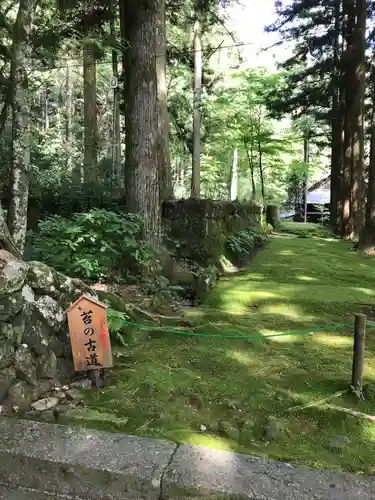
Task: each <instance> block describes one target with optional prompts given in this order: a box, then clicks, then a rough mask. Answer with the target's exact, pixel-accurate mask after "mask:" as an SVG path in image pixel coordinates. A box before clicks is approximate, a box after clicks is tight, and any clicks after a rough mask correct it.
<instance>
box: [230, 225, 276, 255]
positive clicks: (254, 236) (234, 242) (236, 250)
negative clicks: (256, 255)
mask: <svg viewBox="0 0 375 500" xmlns="http://www.w3.org/2000/svg"><path fill="white" fill-rule="evenodd" d="M266 239H267V235H266V233H265V232H264V231H263V230H262V229H261V228H257V227H253V228H251V229H247V230H243V231H238V232H236V233H234V234H232V235H231V236H230V237H229V238H228V240H227V247H228V251H229V253H230V254H231V255H232V256H235V257H241V256H244V255H250V254H251V253H252V251H253V250H254V249H255V248H257V247H259V246H262V245H264V244H265V242H266Z"/></svg>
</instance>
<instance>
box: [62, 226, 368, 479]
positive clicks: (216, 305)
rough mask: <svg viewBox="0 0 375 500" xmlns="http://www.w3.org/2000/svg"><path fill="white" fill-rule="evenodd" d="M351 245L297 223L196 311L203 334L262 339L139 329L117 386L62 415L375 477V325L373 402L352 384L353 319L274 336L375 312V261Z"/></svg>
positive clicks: (114, 377) (191, 316)
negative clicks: (339, 325) (360, 396)
mask: <svg viewBox="0 0 375 500" xmlns="http://www.w3.org/2000/svg"><path fill="white" fill-rule="evenodd" d="M350 249H351V246H350V244H348V243H345V242H342V241H339V240H336V239H334V238H333V237H330V235H329V233H328V232H327V231H325V230H324V229H321V228H320V227H319V226H316V225H302V224H299V225H297V224H293V223H290V224H286V225H285V228H284V231H282V232H280V233H279V234H276V235H274V236H273V237H272V238H271V241H270V245H269V247H268V248H266V249H265V250H264V251H262V252H261V253H259V254H258V255H257V257H256V258H255V259H254V261H253V262H252V263H251V264H250V265H249V266H248V267H247V268H246V269H245V270H244V271H243V272H241V273H239V274H238V275H236V276H231V277H228V278H225V279H223V280H221V281H220V282H219V283H218V285H217V287H216V288H215V289H214V290H213V291H212V292H211V293H210V294H208V296H207V297H206V300H205V303H204V305H202V306H201V307H200V308H191V309H187V310H186V312H185V314H186V317H187V318H188V320H189V321H190V322H192V324H193V325H194V326H193V329H194V331H196V332H208V333H211V334H225V335H237V336H238V335H243V336H249V335H258V336H259V338H256V339H244V340H242V339H237V340H236V339H228V340H221V339H215V338H209V337H204V338H198V337H195V338H194V337H188V336H174V335H173V334H168V333H160V332H150V331H149V332H139V337H138V339H136V340H134V341H133V342H131V343H130V344H129V347H128V348H123V349H120V350H119V352H118V353H117V357H116V360H115V364H116V366H115V368H114V369H113V370H112V371H111V372H110V373H109V375H108V380H107V386H106V388H105V389H104V390H101V391H97V392H90V393H88V394H87V396H86V407H84V408H79V407H77V408H76V409H74V410H72V411H70V412H69V413H68V414H67V415H66V416H65V417H64V420H63V422H62V423H69V424H73V425H82V426H88V427H93V428H97V429H107V430H112V431H121V432H125V433H129V434H139V435H146V436H154V437H165V438H168V439H171V440H174V441H176V442H179V443H181V442H189V443H193V444H202V445H205V446H212V447H215V448H223V449H228V450H235V451H240V452H245V453H249V454H254V455H262V456H267V457H270V458H277V459H282V460H287V461H290V462H293V463H303V464H308V465H313V466H322V467H329V468H332V469H342V470H348V471H363V472H365V473H370V474H371V473H374V474H375V454H374V446H375V422H374V421H373V419H371V416H372V415H375V380H374V379H375V329H369V330H368V334H367V350H366V383H367V384H369V387H368V389H367V395H368V396H369V399H368V400H366V401H357V400H356V399H355V398H354V396H349V395H346V394H345V393H344V392H345V390H346V389H347V387H348V383H349V381H350V374H351V360H352V331H353V328H352V326H347V327H343V328H342V329H338V330H330V329H328V328H327V329H326V330H322V331H319V332H316V333H314V334H300V335H289V336H288V335H287V336H280V337H271V338H268V339H265V338H264V336H266V335H270V334H276V333H280V332H288V331H295V330H305V329H311V328H314V327H321V326H323V327H324V326H329V325H333V324H336V323H347V322H352V321H353V314H354V313H355V312H364V313H366V314H368V319H369V320H373V319H374V313H373V311H375V309H374V308H375V260H373V258H371V257H368V256H365V255H359V254H357V253H355V252H352V251H350ZM356 412H357V413H356ZM358 412H360V413H358ZM374 418H375V417H374Z"/></svg>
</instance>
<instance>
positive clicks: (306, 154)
mask: <svg viewBox="0 0 375 500" xmlns="http://www.w3.org/2000/svg"><path fill="white" fill-rule="evenodd" d="M303 161H304V164H305V169H306V171H305V175H304V176H303V222H305V223H306V222H307V197H308V191H309V186H308V182H309V172H308V168H309V167H308V165H309V161H310V140H309V134H308V133H306V132H305V137H304V138H303Z"/></svg>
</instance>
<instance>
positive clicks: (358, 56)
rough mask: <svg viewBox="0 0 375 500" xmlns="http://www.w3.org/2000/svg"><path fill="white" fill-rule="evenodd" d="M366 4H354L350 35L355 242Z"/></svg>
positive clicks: (361, 207)
mask: <svg viewBox="0 0 375 500" xmlns="http://www.w3.org/2000/svg"><path fill="white" fill-rule="evenodd" d="M366 10H367V1H366V0H356V19H357V22H356V25H355V33H354V35H355V36H354V47H355V65H354V69H355V71H354V75H353V83H354V90H355V93H354V103H353V174H352V199H351V202H352V213H353V223H354V235H353V239H355V240H358V238H359V236H360V235H361V234H362V232H363V229H364V225H365V181H364V180H365V177H364V173H365V172H364V104H365V50H366V34H365V31H366Z"/></svg>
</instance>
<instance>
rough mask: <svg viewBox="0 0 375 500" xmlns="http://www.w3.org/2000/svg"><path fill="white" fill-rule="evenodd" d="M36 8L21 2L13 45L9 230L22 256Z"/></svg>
mask: <svg viewBox="0 0 375 500" xmlns="http://www.w3.org/2000/svg"><path fill="white" fill-rule="evenodd" d="M35 4H36V0H20V2H19V8H18V14H17V18H16V22H15V25H14V31H13V43H12V61H11V85H12V172H11V196H10V203H9V211H8V226H9V231H10V234H11V236H12V238H13V240H14V243H15V245H16V247H17V248H18V249H19V251H20V253H21V254H22V253H23V249H24V246H25V238H26V230H27V206H28V197H29V176H28V169H29V164H30V124H29V113H30V110H29V87H28V78H27V68H26V64H27V62H28V60H29V57H30V54H29V36H30V30H31V22H32V19H31V18H32V15H33V12H34V9H35Z"/></svg>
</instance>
